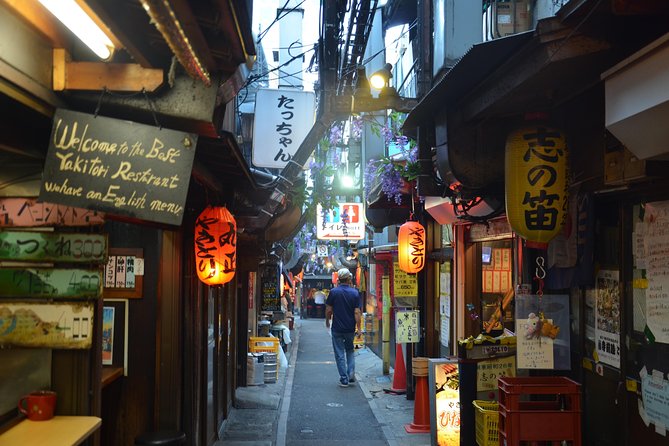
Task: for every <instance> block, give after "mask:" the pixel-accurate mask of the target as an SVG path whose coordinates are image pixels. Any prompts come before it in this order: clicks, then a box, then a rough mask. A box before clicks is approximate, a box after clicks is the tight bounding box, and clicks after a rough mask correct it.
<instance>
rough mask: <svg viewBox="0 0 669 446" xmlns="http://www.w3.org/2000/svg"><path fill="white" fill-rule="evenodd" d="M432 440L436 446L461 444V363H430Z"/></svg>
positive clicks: (455, 360)
mask: <svg viewBox="0 0 669 446" xmlns="http://www.w3.org/2000/svg"><path fill="white" fill-rule="evenodd" d="M428 364H429V366H428V382H429V389H430V395H429V396H430V439H431V444H432V445H436V446H458V445H459V444H460V376H459V372H458V361H457V359H444V358H439V359H431V358H430V359H428Z"/></svg>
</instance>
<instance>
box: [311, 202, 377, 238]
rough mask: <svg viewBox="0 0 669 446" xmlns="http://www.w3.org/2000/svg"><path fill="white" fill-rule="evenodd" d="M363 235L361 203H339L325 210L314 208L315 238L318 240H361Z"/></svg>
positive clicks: (363, 218) (363, 217) (363, 225)
mask: <svg viewBox="0 0 669 446" xmlns="http://www.w3.org/2000/svg"><path fill="white" fill-rule="evenodd" d="M364 237H365V216H364V213H363V208H362V203H339V206H337V207H335V208H334V209H331V210H329V211H327V212H323V208H322V207H321V205H320V204H319V205H318V207H317V209H316V238H318V239H319V240H361V239H363V238H364Z"/></svg>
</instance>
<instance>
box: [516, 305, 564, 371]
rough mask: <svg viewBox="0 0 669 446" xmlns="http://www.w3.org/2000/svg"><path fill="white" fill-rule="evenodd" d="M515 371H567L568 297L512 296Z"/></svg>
mask: <svg viewBox="0 0 669 446" xmlns="http://www.w3.org/2000/svg"><path fill="white" fill-rule="evenodd" d="M516 334H517V340H516V343H517V346H516V347H517V360H518V368H519V369H547V370H569V369H570V368H571V359H570V356H571V355H570V335H569V296H568V295H566V294H564V295H563V294H557V295H543V296H541V297H539V296H536V295H522V296H516Z"/></svg>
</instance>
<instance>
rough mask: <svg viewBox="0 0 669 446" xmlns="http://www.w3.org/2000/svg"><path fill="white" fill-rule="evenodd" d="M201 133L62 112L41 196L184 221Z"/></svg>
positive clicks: (56, 118) (137, 215)
mask: <svg viewBox="0 0 669 446" xmlns="http://www.w3.org/2000/svg"><path fill="white" fill-rule="evenodd" d="M196 143H197V135H194V134H191V133H184V132H178V131H175V130H168V129H160V128H157V127H152V126H148V125H143V124H137V123H135V122H130V121H121V120H118V119H112V118H105V117H102V116H97V117H96V116H93V115H89V114H85V113H79V112H73V111H70V110H60V109H59V110H57V111H56V114H55V115H54V119H53V127H52V130H51V139H50V141H49V151H48V154H47V159H46V163H45V166H44V173H43V178H42V184H41V188H40V195H39V198H40V200H41V201H49V202H52V203H61V204H66V205H70V206H78V207H82V208H86V209H96V210H101V211H105V212H108V213H110V214H119V215H125V216H129V217H133V218H138V219H142V220H148V221H154V222H158V223H166V224H171V225H180V224H181V220H182V218H183V213H184V205H185V202H186V194H187V192H188V184H189V179H190V174H191V169H192V166H193V158H194V156H195V144H196Z"/></svg>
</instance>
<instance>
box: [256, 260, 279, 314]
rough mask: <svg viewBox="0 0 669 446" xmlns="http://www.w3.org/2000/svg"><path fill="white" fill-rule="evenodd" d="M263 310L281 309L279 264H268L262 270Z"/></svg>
mask: <svg viewBox="0 0 669 446" xmlns="http://www.w3.org/2000/svg"><path fill="white" fill-rule="evenodd" d="M260 292H261V293H262V294H261V296H260V297H261V299H262V300H261V304H260V310H261V311H281V294H280V290H279V265H266V266H263V267H262V270H261V272H260Z"/></svg>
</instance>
